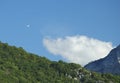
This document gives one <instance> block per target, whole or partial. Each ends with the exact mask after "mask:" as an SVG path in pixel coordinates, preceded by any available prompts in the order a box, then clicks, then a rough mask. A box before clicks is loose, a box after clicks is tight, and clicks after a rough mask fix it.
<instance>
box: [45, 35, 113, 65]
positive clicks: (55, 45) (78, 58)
mask: <svg viewBox="0 0 120 83" xmlns="http://www.w3.org/2000/svg"><path fill="white" fill-rule="evenodd" d="M43 44H44V46H45V47H46V48H47V50H48V51H49V52H50V53H52V54H53V55H59V56H62V57H63V58H65V59H66V60H68V61H69V62H74V63H78V64H81V65H85V64H87V63H88V62H90V61H93V60H96V59H99V58H103V57H105V56H106V55H107V54H108V53H109V51H110V50H111V49H112V48H113V46H112V44H111V43H110V42H104V41H100V40H98V39H94V38H89V37H87V36H80V35H77V36H67V37H65V38H57V39H52V38H44V39H43Z"/></svg>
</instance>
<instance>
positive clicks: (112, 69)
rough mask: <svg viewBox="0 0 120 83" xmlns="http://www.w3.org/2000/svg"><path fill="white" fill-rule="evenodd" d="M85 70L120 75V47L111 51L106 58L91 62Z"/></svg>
mask: <svg viewBox="0 0 120 83" xmlns="http://www.w3.org/2000/svg"><path fill="white" fill-rule="evenodd" d="M85 68H86V69H88V70H91V71H96V72H101V73H112V74H119V75H120V45H119V46H118V47H116V48H114V49H113V50H111V52H110V53H109V54H108V56H106V57H105V58H102V59H99V60H97V61H94V62H91V63H89V64H87V65H86V66H85Z"/></svg>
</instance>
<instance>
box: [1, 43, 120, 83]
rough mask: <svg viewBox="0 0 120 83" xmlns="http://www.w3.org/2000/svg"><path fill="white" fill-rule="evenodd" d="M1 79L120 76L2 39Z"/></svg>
mask: <svg viewBox="0 0 120 83" xmlns="http://www.w3.org/2000/svg"><path fill="white" fill-rule="evenodd" d="M0 83H120V76H117V75H112V74H100V73H96V72H91V71H88V70H86V69H84V68H83V67H81V66H80V65H79V64H74V63H66V62H64V61H62V60H60V61H50V60H48V59H47V58H45V57H41V56H38V55H36V54H32V53H29V52H26V51H25V50H24V49H23V48H22V47H19V48H18V47H16V46H10V45H8V44H7V43H2V42H0Z"/></svg>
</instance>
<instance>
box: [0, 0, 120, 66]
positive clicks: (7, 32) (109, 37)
mask: <svg viewBox="0 0 120 83" xmlns="http://www.w3.org/2000/svg"><path fill="white" fill-rule="evenodd" d="M119 35H120V0H19V1H18V0H0V41H2V42H6V43H8V44H10V45H15V46H17V47H23V48H24V49H25V50H27V51H28V52H31V53H35V54H38V55H40V56H45V57H47V58H48V59H50V60H55V61H57V60H60V59H62V60H64V61H68V62H75V63H80V64H82V65H85V64H87V63H88V62H89V61H91V60H95V59H99V58H101V57H104V56H106V55H107V54H108V52H109V51H110V50H111V49H112V48H114V47H116V46H117V45H119V44H120V38H119ZM66 42H67V43H66ZM93 43H94V44H93ZM70 48H75V49H70ZM76 48H77V49H76ZM56 49H57V51H56ZM96 49H99V50H103V49H104V50H103V51H102V52H98V51H99V50H97V51H96ZM86 52H87V54H86ZM95 57H96V58H95ZM85 59H86V60H85ZM82 60H85V62H84V61H82Z"/></svg>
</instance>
